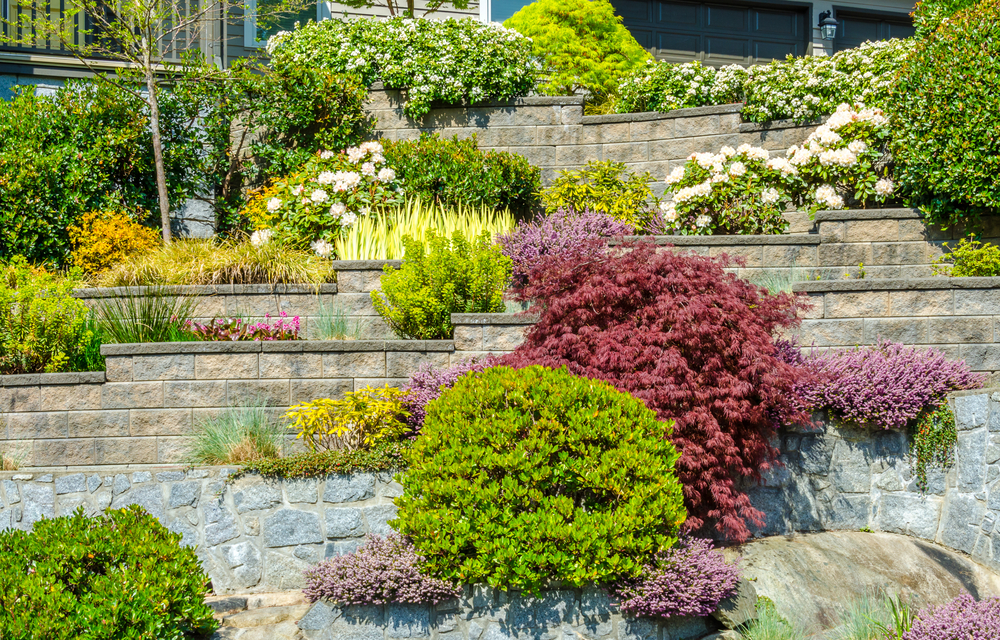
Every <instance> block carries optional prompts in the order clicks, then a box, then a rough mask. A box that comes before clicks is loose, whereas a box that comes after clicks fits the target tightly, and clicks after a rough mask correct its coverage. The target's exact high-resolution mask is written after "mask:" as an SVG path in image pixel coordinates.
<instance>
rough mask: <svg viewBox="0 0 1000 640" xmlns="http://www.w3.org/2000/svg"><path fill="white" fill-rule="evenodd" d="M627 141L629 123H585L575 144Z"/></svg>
mask: <svg viewBox="0 0 1000 640" xmlns="http://www.w3.org/2000/svg"><path fill="white" fill-rule="evenodd" d="M628 141H629V123H627V122H613V123H608V124H586V125H583V127H582V128H581V129H580V137H579V141H578V142H577V143H576V144H615V143H620V142H628Z"/></svg>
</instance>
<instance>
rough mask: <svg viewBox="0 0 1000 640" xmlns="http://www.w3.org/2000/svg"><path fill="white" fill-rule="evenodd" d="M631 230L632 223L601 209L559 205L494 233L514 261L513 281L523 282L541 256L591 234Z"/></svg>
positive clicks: (560, 250) (611, 234)
mask: <svg viewBox="0 0 1000 640" xmlns="http://www.w3.org/2000/svg"><path fill="white" fill-rule="evenodd" d="M633 233H635V227H634V226H632V225H631V224H630V223H628V222H625V221H622V220H619V219H618V218H615V217H614V216H610V215H607V214H604V213H595V212H592V211H589V210H584V211H582V212H576V211H573V210H567V209H559V210H557V211H556V212H555V213H553V214H551V215H548V216H545V217H544V218H541V219H539V220H537V221H535V222H522V223H520V224H518V225H517V227H516V228H515V229H514V230H513V231H511V232H509V233H507V234H505V235H501V236H498V237H497V242H499V243H500V247H501V248H502V249H503V253H504V255H505V256H507V257H509V258H510V259H511V260H512V261H513V262H514V271H513V278H514V282H515V283H521V284H523V283H524V282H526V280H527V278H528V273H529V272H530V271H531V268H532V267H533V266H534V265H535V264H536V263H537V262H538V259H539V258H541V257H542V256H546V255H553V254H560V253H565V252H566V251H568V250H571V249H576V248H578V247H580V246H581V245H582V244H584V243H585V242H586V241H588V240H593V239H595V238H616V237H619V236H627V235H632V234H633Z"/></svg>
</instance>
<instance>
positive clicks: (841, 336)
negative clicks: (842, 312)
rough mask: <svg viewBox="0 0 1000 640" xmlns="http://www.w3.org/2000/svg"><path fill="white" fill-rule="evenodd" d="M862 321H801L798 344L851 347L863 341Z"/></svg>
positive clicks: (863, 328) (805, 345) (863, 329)
mask: <svg viewBox="0 0 1000 640" xmlns="http://www.w3.org/2000/svg"><path fill="white" fill-rule="evenodd" d="M864 322H865V321H864V320H861V319H851V320H803V321H802V329H801V333H800V335H801V338H800V339H799V343H800V344H801V345H802V346H803V347H810V346H816V347H845V346H846V347H853V346H855V345H859V344H862V343H863V342H864V339H865V327H864Z"/></svg>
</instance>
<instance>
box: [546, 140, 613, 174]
mask: <svg viewBox="0 0 1000 640" xmlns="http://www.w3.org/2000/svg"><path fill="white" fill-rule="evenodd" d="M602 149H603V147H602V146H601V145H599V144H588V145H573V146H558V147H556V166H559V167H570V168H573V169H579V168H580V167H582V166H583V165H585V164H587V163H588V162H590V161H592V160H603V159H604V158H603V156H602V153H601V152H602Z"/></svg>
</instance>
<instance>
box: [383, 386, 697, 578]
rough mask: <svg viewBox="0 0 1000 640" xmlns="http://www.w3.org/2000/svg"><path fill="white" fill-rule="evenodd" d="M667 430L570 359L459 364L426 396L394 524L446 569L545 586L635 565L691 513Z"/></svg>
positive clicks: (670, 539)
mask: <svg viewBox="0 0 1000 640" xmlns="http://www.w3.org/2000/svg"><path fill="white" fill-rule="evenodd" d="M670 430H671V425H670V423H669V422H663V421H660V420H658V419H657V417H656V414H655V413H654V412H652V411H650V410H649V409H647V408H646V407H645V406H644V405H643V403H642V402H641V401H639V400H637V399H636V398H633V397H632V396H630V395H628V394H627V393H623V392H621V391H618V390H616V389H615V388H614V387H612V386H611V385H610V384H607V383H604V382H601V381H597V380H588V379H586V378H579V377H576V376H573V375H571V374H570V373H569V372H567V371H566V370H565V369H560V370H552V369H546V368H544V367H527V368H524V369H520V370H514V369H511V368H509V367H493V368H490V369H487V370H486V371H484V372H482V373H481V374H479V375H476V376H464V377H462V378H460V379H459V380H458V381H457V382H456V383H455V386H454V387H452V388H451V389H449V390H447V391H445V392H444V393H443V394H441V397H440V398H438V399H437V400H434V401H432V402H431V403H430V404H428V405H427V417H426V419H425V420H424V426H423V431H422V434H421V436H420V437H419V438H417V439H416V440H415V441H414V443H413V446H412V448H411V449H410V450H409V452H408V453H407V454H405V455H406V458H407V462H409V464H410V466H409V469H408V470H407V471H406V473H405V474H403V475H402V476H401V477H400V479H399V480H400V482H401V483H402V484H403V487H404V494H403V496H402V497H400V498H397V499H396V504H397V506H398V507H399V517H398V520H396V521H394V522H393V523H392V524H393V526H394V527H395V528H396V529H397V530H398V531H399V532H400V533H402V534H403V535H406V536H409V537H410V538H411V539H412V540H413V544H414V545H415V547H416V548H417V550H418V552H419V553H420V554H421V555H422V556H424V557H425V558H426V567H427V570H428V572H429V573H430V574H431V575H434V576H436V577H438V578H441V579H444V580H449V581H461V582H465V583H472V584H477V583H486V584H489V585H490V586H493V587H497V588H501V589H505V590H506V589H508V588H514V589H524V590H527V591H530V592H537V591H538V590H539V589H540V588H542V587H544V586H546V585H547V584H549V583H550V582H552V581H561V582H562V583H563V584H564V585H567V586H581V585H583V584H587V583H595V582H596V583H604V582H612V581H615V580H619V579H626V578H630V577H636V576H638V575H639V573H640V572H641V571H642V568H643V566H644V565H645V564H646V562H648V560H649V558H650V557H651V556H652V555H653V554H655V553H657V552H659V551H663V550H665V549H669V548H670V547H671V546H672V545H673V544H674V542H675V541H676V539H677V538H676V533H677V530H678V528H679V527H680V525H681V523H683V522H684V515H685V514H684V507H683V504H682V503H683V499H682V496H681V487H680V483H679V482H678V481H677V478H676V476H675V475H674V463H675V462H676V461H677V457H678V453H677V451H676V449H675V448H674V446H673V445H672V444H671V443H670V441H669V439H668V436H669V434H670Z"/></svg>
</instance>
